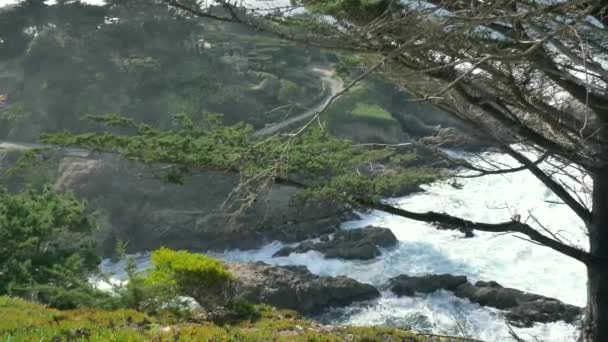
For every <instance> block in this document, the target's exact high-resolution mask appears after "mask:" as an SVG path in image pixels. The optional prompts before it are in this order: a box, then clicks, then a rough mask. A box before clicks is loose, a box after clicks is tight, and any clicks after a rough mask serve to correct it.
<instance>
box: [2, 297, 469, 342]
mask: <svg viewBox="0 0 608 342" xmlns="http://www.w3.org/2000/svg"><path fill="white" fill-rule="evenodd" d="M258 310H259V312H260V314H261V317H260V318H259V320H257V321H254V322H252V321H248V320H245V321H241V322H239V323H236V324H233V325H223V326H218V325H216V324H214V323H213V322H210V321H207V320H206V319H205V318H204V317H191V318H189V319H188V320H180V319H179V318H176V317H174V316H171V315H156V316H154V315H145V314H142V313H139V312H137V311H134V310H117V311H104V310H91V309H80V310H71V311H59V310H55V309H50V308H47V307H45V306H42V305H39V304H34V303H30V302H27V301H24V300H21V299H16V298H8V297H0V340H1V341H7V342H8V341H24V342H26V341H90V342H102V341H103V342H106V341H116V342H123V341H133V342H136V341H178V340H179V341H243V342H245V341H251V342H253V341H260V342H261V341H286V342H287V341H289V342H291V341H294V342H298V341H302V342H303V341H307V342H311V341H319V342H341V341H345V340H347V339H348V340H349V341H366V342H375V341H377V342H381V341H391V340H398V341H411V342H425V341H435V342H441V341H444V342H447V341H459V339H457V338H454V339H448V338H433V339H430V338H426V337H424V336H417V335H416V334H414V333H411V332H408V331H404V330H397V329H389V328H381V327H365V328H364V327H343V328H339V327H335V328H327V327H323V326H319V325H316V324H314V323H313V322H311V321H308V320H305V319H302V318H300V317H298V315H297V314H296V313H294V312H291V311H282V310H275V309H273V308H270V307H266V306H261V307H258Z"/></svg>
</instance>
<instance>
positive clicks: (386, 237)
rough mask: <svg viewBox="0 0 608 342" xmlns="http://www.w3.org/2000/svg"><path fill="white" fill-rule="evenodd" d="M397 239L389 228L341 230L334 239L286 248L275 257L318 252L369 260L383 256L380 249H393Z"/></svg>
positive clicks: (331, 256) (336, 256) (332, 256)
mask: <svg viewBox="0 0 608 342" xmlns="http://www.w3.org/2000/svg"><path fill="white" fill-rule="evenodd" d="M396 244H397V238H396V237H395V235H394V234H393V232H391V230H390V229H387V228H378V227H371V226H370V227H365V228H362V229H352V230H340V231H338V232H336V233H335V234H334V237H333V239H331V240H329V239H325V241H324V239H322V240H321V242H318V243H313V242H303V243H301V244H299V245H298V246H296V247H284V248H282V249H281V250H279V251H278V252H276V253H275V254H274V255H273V256H274V257H280V256H288V255H289V254H291V253H306V252H308V251H311V250H313V251H318V252H321V253H323V254H324V255H325V257H327V258H341V259H359V260H369V259H373V258H375V257H377V256H379V255H380V254H381V252H380V249H379V248H378V247H392V246H394V245H396Z"/></svg>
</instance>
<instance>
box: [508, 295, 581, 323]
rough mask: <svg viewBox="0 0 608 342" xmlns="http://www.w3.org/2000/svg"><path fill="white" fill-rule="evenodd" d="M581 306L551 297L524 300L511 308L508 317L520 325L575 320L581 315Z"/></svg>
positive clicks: (570, 321)
mask: <svg viewBox="0 0 608 342" xmlns="http://www.w3.org/2000/svg"><path fill="white" fill-rule="evenodd" d="M581 313H582V311H581V308H579V307H577V306H574V305H568V304H564V303H562V302H560V301H558V300H555V299H553V300H552V299H551V298H541V299H538V300H534V301H530V302H524V303H521V304H519V305H518V306H516V307H514V308H512V309H511V310H509V311H508V312H507V314H506V317H507V319H508V320H509V321H511V322H512V323H513V324H514V325H516V326H519V327H531V326H532V325H534V323H535V322H539V323H549V322H555V321H558V320H563V321H565V322H569V323H572V322H575V321H576V320H578V319H579V318H580V316H581Z"/></svg>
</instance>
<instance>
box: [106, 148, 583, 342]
mask: <svg viewBox="0 0 608 342" xmlns="http://www.w3.org/2000/svg"><path fill="white" fill-rule="evenodd" d="M492 157H493V158H494V159H498V160H499V161H501V162H504V163H511V162H510V161H509V160H508V158H507V157H505V156H501V155H493V156H492ZM459 182H460V183H461V184H462V185H463V187H462V189H457V188H455V187H453V186H451V185H450V182H438V183H435V184H432V185H429V186H427V187H425V190H426V191H425V192H424V193H419V194H414V195H411V196H406V197H403V198H399V199H393V200H391V201H392V202H393V203H395V204H397V205H399V206H401V207H403V208H407V209H408V210H412V211H427V210H433V211H439V212H442V211H443V212H447V213H450V214H453V215H457V216H461V217H464V218H468V219H471V220H476V221H481V222H501V221H504V220H509V219H510V218H511V217H513V215H515V214H520V215H521V216H522V217H526V216H527V215H528V212H532V213H534V215H535V216H536V217H538V218H539V219H540V220H541V223H542V224H543V225H544V226H545V227H548V228H550V229H552V230H553V231H555V232H558V231H559V232H560V234H561V235H562V236H563V237H564V238H567V239H568V240H569V241H571V242H573V243H575V244H578V245H580V246H583V247H585V246H586V242H585V234H584V231H583V224H582V222H581V221H580V220H579V219H578V218H577V217H576V215H574V214H573V213H572V211H571V210H570V209H568V207H567V206H565V205H562V204H555V203H558V202H559V199H557V198H556V197H555V195H553V194H552V193H551V192H550V191H548V190H547V189H546V188H545V187H544V185H543V184H541V183H540V182H539V181H538V180H537V179H536V178H535V177H534V176H532V175H531V174H529V173H527V172H519V173H513V174H507V175H501V176H487V177H482V178H474V179H462V180H459ZM366 225H375V226H382V227H387V228H390V229H391V230H392V231H393V233H394V234H395V235H396V236H397V238H398V240H399V244H398V246H396V247H394V248H391V249H387V250H384V251H383V255H382V257H380V258H377V259H376V260H371V261H345V260H339V259H325V258H324V257H323V256H322V255H321V254H319V253H317V252H307V253H303V254H291V255H290V256H289V257H280V258H272V255H273V254H274V253H275V252H276V251H278V250H279V249H280V248H281V247H283V246H284V245H283V244H281V243H278V242H275V243H271V244H269V245H266V246H264V247H263V248H261V249H259V250H253V251H238V250H236V251H227V252H225V253H215V254H214V256H216V257H219V258H221V259H223V260H225V261H264V262H267V263H269V264H275V265H306V266H308V268H309V269H310V271H311V272H313V273H315V274H319V275H329V276H335V275H346V276H349V277H351V278H354V279H357V280H359V281H362V282H366V283H371V284H374V285H378V286H380V285H383V284H385V283H386V281H387V280H388V279H389V278H390V277H394V276H396V275H399V274H408V275H423V274H432V273H451V274H457V275H466V276H468V277H469V279H470V281H476V280H495V281H497V282H499V283H501V284H502V285H503V286H508V287H514V288H518V289H521V290H525V291H530V292H534V293H538V294H542V295H546V296H550V297H555V298H558V299H560V300H562V301H564V302H566V303H570V304H574V305H579V306H583V305H584V304H585V300H586V297H585V296H586V292H585V283H586V273H585V268H584V266H583V265H582V264H580V263H578V262H576V261H575V260H573V259H570V258H568V257H565V256H563V255H561V254H559V253H557V252H555V251H553V250H551V249H549V248H546V247H542V246H538V245H534V244H532V243H529V242H527V241H523V240H521V239H518V238H516V237H514V236H512V235H496V234H490V233H477V234H476V236H475V237H474V238H470V239H465V238H463V234H462V233H460V232H453V231H438V230H436V229H435V228H434V227H432V226H430V225H429V224H426V223H420V222H416V221H412V220H408V219H404V218H401V217H397V216H393V215H388V214H385V213H381V212H371V213H368V214H365V215H363V219H362V220H360V221H353V222H347V223H345V224H344V225H343V228H345V229H355V228H359V227H363V226H366ZM138 260H139V262H140V264H141V265H142V267H143V266H146V265H147V263H148V258H147V255H140V256H139V259H138ZM104 266H105V268H106V269H110V268H111V269H120V268H121V266H120V265H112V264H110V263H108V262H105V263H104ZM118 278H120V277H118ZM320 319H322V320H324V321H327V322H331V323H335V324H352V325H374V324H382V325H395V326H411V327H413V328H415V329H418V330H422V331H431V332H434V333H457V332H458V329H460V328H462V327H464V330H465V331H467V332H469V333H470V334H471V335H473V337H477V338H481V339H483V340H486V341H507V340H509V335H508V329H507V326H506V324H505V323H504V319H503V318H502V316H501V313H500V311H497V310H493V309H489V308H482V307H479V306H478V305H476V304H472V303H470V302H468V301H466V300H462V299H459V298H456V297H455V296H454V295H453V294H451V293H449V292H445V291H441V292H437V293H433V294H430V295H427V296H423V297H416V298H396V297H395V296H394V295H392V294H390V293H386V292H385V293H383V295H382V297H381V298H380V299H378V300H375V301H370V302H365V303H357V304H354V305H351V306H349V307H346V308H340V309H332V310H330V311H329V312H327V313H325V314H324V315H322V316H321V317H320ZM515 330H516V331H517V333H518V334H520V335H521V336H522V337H529V338H530V337H532V336H536V337H538V338H539V339H540V340H542V341H556V342H562V341H574V340H575V337H574V336H575V335H576V328H575V327H574V326H573V325H569V324H565V323H562V322H558V323H551V324H536V325H535V326H534V327H533V328H528V329H517V328H516V329H515Z"/></svg>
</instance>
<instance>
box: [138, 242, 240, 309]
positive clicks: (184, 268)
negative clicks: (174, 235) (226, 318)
mask: <svg viewBox="0 0 608 342" xmlns="http://www.w3.org/2000/svg"><path fill="white" fill-rule="evenodd" d="M152 265H153V269H152V272H150V274H149V275H148V276H147V278H146V281H145V283H146V285H148V286H150V287H152V288H155V289H157V292H158V293H165V294H167V295H168V296H169V297H170V296H171V295H179V296H188V297H192V298H193V299H194V300H196V302H198V303H199V304H200V305H201V306H202V307H203V308H205V309H210V308H213V307H215V306H218V305H220V304H222V303H226V302H227V301H228V300H230V296H231V294H230V292H231V287H232V281H233V278H232V275H231V274H230V272H228V270H227V269H226V268H225V267H224V265H223V264H222V263H221V262H220V261H219V260H216V259H214V258H211V257H208V256H206V255H202V254H194V253H189V252H187V251H173V250H170V249H168V248H161V249H159V250H157V251H155V252H154V253H152Z"/></svg>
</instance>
